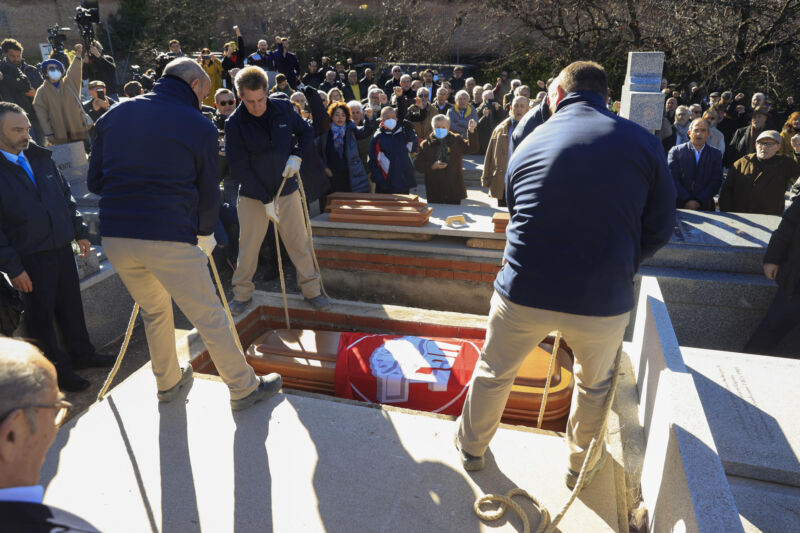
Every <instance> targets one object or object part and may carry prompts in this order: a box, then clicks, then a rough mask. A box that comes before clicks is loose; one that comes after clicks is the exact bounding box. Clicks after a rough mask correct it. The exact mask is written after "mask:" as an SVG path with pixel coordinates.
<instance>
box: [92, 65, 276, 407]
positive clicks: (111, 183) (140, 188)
mask: <svg viewBox="0 0 800 533" xmlns="http://www.w3.org/2000/svg"><path fill="white" fill-rule="evenodd" d="M247 68H249V69H252V70H255V71H258V72H260V73H261V74H262V75H263V76H265V77H266V75H265V74H264V71H263V70H261V69H260V68H258V67H247ZM210 88H211V81H210V79H209V78H208V75H206V73H205V72H204V71H203V68H202V67H201V66H200V65H199V64H197V63H196V62H194V61H192V60H190V59H189V58H178V59H175V60H173V61H172V62H171V63H170V64H169V65H167V67H166V68H165V69H164V76H163V77H162V78H161V79H160V80H159V81H158V82H157V83H156V84H155V85H154V86H153V91H152V93H151V94H148V95H147V97H143V98H134V99H132V100H127V101H125V102H122V103H120V104H119V105H117V106H114V107H113V108H112V109H111V110H109V112H108V113H106V114H105V116H103V118H101V119H100V120H99V121H98V123H97V125H96V130H97V141H96V142H95V149H94V150H92V155H91V158H90V159H89V175H88V184H89V190H91V191H92V192H94V193H95V194H98V195H100V196H101V200H100V233H101V234H102V237H103V248H104V250H105V252H106V255H107V256H108V259H109V260H110V261H111V264H112V265H113V266H114V268H115V269H116V270H117V272H118V273H119V276H120V278H121V279H122V282H123V283H124V284H125V286H126V287H127V289H128V291H129V292H130V293H131V296H132V297H133V298H134V300H136V302H137V303H138V304H139V305H140V306H141V309H142V319H143V321H144V328H145V333H146V334H147V343H148V346H149V348H150V360H151V362H152V367H153V374H154V375H155V378H156V384H157V387H158V399H159V401H161V402H169V401H172V400H174V399H175V398H176V397H177V396H178V394H179V392H180V390H181V389H182V388H184V387H186V388H188V386H189V385H190V384H191V382H192V367H191V366H190V365H187V366H185V367H183V368H181V367H180V366H179V364H178V354H177V351H176V347H175V325H174V321H173V318H172V300H174V301H175V303H176V304H178V307H180V309H181V311H183V314H184V315H186V317H187V318H188V319H189V321H191V322H192V324H193V325H194V326H195V327H196V328H197V331H198V332H199V333H200V336H201V337H202V339H203V342H205V344H206V348H207V349H208V353H209V355H210V356H211V359H212V361H213V362H214V365H215V366H216V368H217V370H218V371H219V375H220V377H221V378H222V379H223V381H224V382H225V383H226V384H227V385H228V389H229V391H230V397H231V401H230V403H231V409H233V410H240V409H245V408H247V407H249V406H251V405H253V404H254V403H256V402H258V401H260V400H263V399H264V398H267V397H269V396H272V395H273V394H275V393H276V392H277V391H278V390H279V389H280V387H281V377H280V376H279V375H277V374H270V375H269V376H266V377H262V378H259V377H257V376H256V374H255V372H253V369H252V368H251V367H250V366H249V365H248V364H247V362H246V360H245V358H244V354H243V353H242V352H241V351H240V350H239V348H238V346H237V343H236V340H235V339H234V337H233V336H234V335H235V334H236V333H235V332H234V331H233V330H231V327H230V324H229V322H228V319H227V317H226V315H225V309H224V308H223V306H222V303H221V302H220V300H219V297H218V296H217V293H216V290H215V288H214V284H213V282H212V281H211V277H210V275H209V272H208V258H207V257H206V256H207V255H210V254H211V253H212V251H213V250H214V247H215V244H216V242H215V240H214V236H213V232H214V228H215V226H216V225H217V221H218V219H219V182H218V179H217V154H218V149H219V140H218V132H217V128H215V127H214V126H213V125H212V124H211V122H209V121H208V120H207V119H206V118H205V117H203V115H202V114H200V112H199V108H200V102H202V101H203V99H204V98H205V97H206V95H207V94H208V91H209V89H210ZM240 94H241V92H240ZM264 98H266V94H265V95H264ZM286 105H287V106H288V105H289V103H288V102H287V103H286ZM154 124H170V125H171V126H170V127H156V128H154V127H153V125H154ZM228 139H229V140H230V135H228ZM154 154H157V157H154ZM231 167H232V168H233V165H231ZM223 297H224V296H223Z"/></svg>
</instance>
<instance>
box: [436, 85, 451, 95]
mask: <svg viewBox="0 0 800 533" xmlns="http://www.w3.org/2000/svg"><path fill="white" fill-rule="evenodd" d="M449 93H450V91H448V90H447V89H445V88H444V87H439V88H438V89H436V96H439V95H440V94H443V95H445V96H447V95H448V94H449Z"/></svg>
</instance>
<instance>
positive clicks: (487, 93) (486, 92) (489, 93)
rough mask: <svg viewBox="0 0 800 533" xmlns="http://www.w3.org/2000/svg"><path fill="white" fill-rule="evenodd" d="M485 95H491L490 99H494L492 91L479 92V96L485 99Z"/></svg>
mask: <svg viewBox="0 0 800 533" xmlns="http://www.w3.org/2000/svg"><path fill="white" fill-rule="evenodd" d="M487 96H491V97H492V98H491V99H492V100H494V91H483V92H482V93H481V98H483V99H484V100H486V97H487Z"/></svg>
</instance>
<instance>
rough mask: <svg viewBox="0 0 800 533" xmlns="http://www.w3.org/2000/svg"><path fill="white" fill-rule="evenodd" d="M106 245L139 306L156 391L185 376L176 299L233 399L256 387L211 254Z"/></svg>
mask: <svg viewBox="0 0 800 533" xmlns="http://www.w3.org/2000/svg"><path fill="white" fill-rule="evenodd" d="M103 249H104V250H105V252H106V255H107V256H108V259H109V260H110V261H111V264H112V265H114V268H115V269H116V270H117V272H118V273H119V276H120V278H122V282H123V283H124V284H125V286H126V287H127V288H128V292H130V293H131V296H132V297H133V299H134V300H136V302H138V304H139V306H140V307H141V313H142V320H143V321H144V331H145V335H146V336H147V345H148V347H149V348H150V360H151V361H152V365H153V374H155V376H156V383H157V385H158V390H167V389H169V388H171V387H173V386H174V385H175V384H177V383H178V381H179V380H180V378H181V370H180V366H179V365H178V354H177V350H176V348H175V322H174V320H173V317H172V299H174V300H175V303H176V304H178V307H180V309H181V311H183V314H185V315H186V317H187V318H188V319H189V321H191V323H192V324H193V325H194V326H195V327H196V328H197V332H198V333H199V334H200V337H201V338H202V339H203V342H204V343H205V345H206V348H208V353H209V355H210V356H211V360H212V361H213V362H214V365H215V366H216V367H217V371H218V372H219V375H220V377H222V379H223V380H224V381H225V383H226V384H227V385H228V388H229V389H230V394H231V399H233V400H238V399H240V398H244V397H245V396H247V395H248V394H250V393H251V392H253V391H254V390H255V388H256V387H257V386H258V378H257V377H256V374H255V372H254V371H253V369H252V368H251V367H250V365H248V364H247V360H246V359H245V357H244V354H243V353H242V352H241V351H239V348H238V346H237V345H236V340H235V339H234V337H233V336H234V335H235V333H234V332H233V331H232V330H231V327H230V323H229V322H228V317H227V316H226V314H225V309H224V308H223V307H222V302H221V301H220V299H219V296H217V292H216V290H215V289H214V284H213V282H212V281H211V274H210V273H209V271H208V257H206V254H205V253H203V251H202V250H200V248H198V247H197V246H192V245H191V244H188V243H184V242H166V241H146V240H140V239H123V238H119V237H104V238H103Z"/></svg>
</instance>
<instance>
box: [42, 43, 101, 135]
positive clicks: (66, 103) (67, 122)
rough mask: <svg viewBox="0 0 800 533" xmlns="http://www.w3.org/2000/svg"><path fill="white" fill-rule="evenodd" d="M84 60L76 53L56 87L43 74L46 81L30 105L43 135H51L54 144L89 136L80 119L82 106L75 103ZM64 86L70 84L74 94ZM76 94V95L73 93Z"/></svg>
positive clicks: (79, 92)
mask: <svg viewBox="0 0 800 533" xmlns="http://www.w3.org/2000/svg"><path fill="white" fill-rule="evenodd" d="M82 74H83V62H82V61H81V58H80V57H77V56H76V57H75V59H73V60H72V63H70V65H69V68H68V69H67V72H66V74H65V75H64V76H63V77H62V78H61V82H60V83H59V86H58V88H56V86H55V85H53V83H52V82H51V81H49V80H47V76H45V82H44V83H42V85H41V86H39V88H38V89H37V90H36V96H35V97H34V98H33V108H34V110H35V111H36V118H38V119H39V124H40V125H41V126H42V130H43V131H44V134H45V135H53V138H52V139H51V140H50V142H52V143H53V144H66V143H69V142H73V141H82V140H84V139H85V138H86V137H87V136H88V132H87V130H86V125H85V124H84V122H83V113H82V110H83V108H82V107H81V105H80V104H79V103H78V98H80V94H81V75H82ZM67 86H69V87H72V90H73V91H75V94H73V93H72V91H70V90H69V89H68V88H67ZM75 95H78V98H76V97H75Z"/></svg>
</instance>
